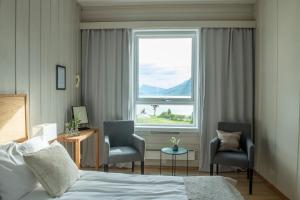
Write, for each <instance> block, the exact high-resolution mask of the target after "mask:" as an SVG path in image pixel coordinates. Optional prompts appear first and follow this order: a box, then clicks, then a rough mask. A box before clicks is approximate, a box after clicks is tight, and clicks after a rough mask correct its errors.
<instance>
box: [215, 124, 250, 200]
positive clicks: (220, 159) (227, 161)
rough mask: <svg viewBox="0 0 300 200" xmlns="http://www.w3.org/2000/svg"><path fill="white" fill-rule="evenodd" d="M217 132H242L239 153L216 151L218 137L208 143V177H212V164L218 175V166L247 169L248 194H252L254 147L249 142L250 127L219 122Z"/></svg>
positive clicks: (248, 125)
mask: <svg viewBox="0 0 300 200" xmlns="http://www.w3.org/2000/svg"><path fill="white" fill-rule="evenodd" d="M218 130H222V131H225V132H242V135H241V139H240V146H241V149H242V151H241V152H233V151H218V148H219V145H220V140H219V139H218V137H216V138H214V139H213V140H211V141H210V175H211V176H212V175H213V170H214V164H216V171H217V174H218V171H219V164H221V165H230V166H237V167H241V168H246V169H247V178H248V179H249V194H252V181H253V167H254V145H253V142H252V140H251V125H250V124H245V123H227V122H219V123H218Z"/></svg>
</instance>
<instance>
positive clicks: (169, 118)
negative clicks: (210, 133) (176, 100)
mask: <svg viewBox="0 0 300 200" xmlns="http://www.w3.org/2000/svg"><path fill="white" fill-rule="evenodd" d="M136 123H137V124H143V125H170V124H171V125H176V124H177V125H189V124H193V105H158V104H152V105H141V104H140V105H136Z"/></svg>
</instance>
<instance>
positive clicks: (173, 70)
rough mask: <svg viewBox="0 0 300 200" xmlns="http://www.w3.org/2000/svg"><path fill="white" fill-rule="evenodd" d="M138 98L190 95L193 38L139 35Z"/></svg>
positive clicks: (184, 96)
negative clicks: (143, 36) (145, 36)
mask: <svg viewBox="0 0 300 200" xmlns="http://www.w3.org/2000/svg"><path fill="white" fill-rule="evenodd" d="M138 55H139V59H138V60H139V63H138V68H139V70H138V81H139V86H138V88H139V92H138V96H139V98H172V97H173V98H174V97H176V98H191V94H192V89H191V85H192V84H191V83H192V81H191V69H192V67H191V66H192V38H140V39H139V54H138Z"/></svg>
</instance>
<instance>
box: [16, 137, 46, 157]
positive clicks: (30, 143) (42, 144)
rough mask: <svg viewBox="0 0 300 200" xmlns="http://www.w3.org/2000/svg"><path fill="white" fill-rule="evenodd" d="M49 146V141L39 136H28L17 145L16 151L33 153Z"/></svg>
mask: <svg viewBox="0 0 300 200" xmlns="http://www.w3.org/2000/svg"><path fill="white" fill-rule="evenodd" d="M48 146H49V143H48V142H47V141H45V140H43V138H42V137H41V136H37V137H33V138H30V139H29V140H27V141H25V142H23V143H21V144H19V145H18V151H20V152H21V153H22V154H27V153H34V152H37V151H40V150H42V149H44V148H46V147H48Z"/></svg>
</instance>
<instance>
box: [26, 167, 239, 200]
mask: <svg viewBox="0 0 300 200" xmlns="http://www.w3.org/2000/svg"><path fill="white" fill-rule="evenodd" d="M209 178H210V177H207V179H209ZM220 178H222V179H220V180H218V179H216V178H214V180H215V181H217V182H218V184H219V185H220V184H225V185H227V184H229V183H225V182H226V181H224V183H221V182H222V180H223V177H220ZM185 179H186V178H185ZM203 180H205V178H204V179H203ZM209 180H211V181H210V183H209V184H210V185H209V186H207V187H206V189H207V188H211V192H212V193H216V192H221V193H222V192H225V193H226V192H227V193H232V194H233V196H236V197H239V196H240V194H239V192H237V191H236V190H228V191H217V190H216V188H214V185H215V184H214V181H212V179H209ZM220 181H221V182H220ZM185 182H186V181H184V178H182V177H174V176H154V175H143V176H141V175H134V174H132V175H131V174H120V173H118V174H117V173H103V172H95V171H81V178H80V179H79V180H78V181H77V182H76V183H75V184H74V185H73V186H72V187H71V188H70V189H69V190H68V191H67V192H65V194H64V195H63V196H61V197H59V198H56V199H60V200H96V199H97V200H100V199H101V200H106V199H107V200H117V199H125V200H147V199H161V200H163V199H168V200H187V199H188V196H190V195H188V194H187V192H186V191H189V190H186V188H185V187H186V186H185ZM189 184H191V183H189ZM203 184H204V183H202V185H203ZM195 185H197V184H195ZM225 188H227V187H225ZM199 191H201V190H199ZM207 192H208V191H206V194H205V195H206V197H207ZM194 196H195V194H194ZM197 196H198V195H197ZM52 199H53V198H51V197H49V196H48V195H47V193H46V192H45V190H44V189H43V188H42V187H38V188H37V189H36V190H34V191H33V192H31V193H29V194H28V195H26V196H25V197H23V198H22V200H52ZM193 199H203V198H201V196H199V198H193ZM204 199H206V198H204ZM209 199H210V198H209ZM212 199H213V198H212ZM235 199H242V197H241V198H235Z"/></svg>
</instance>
